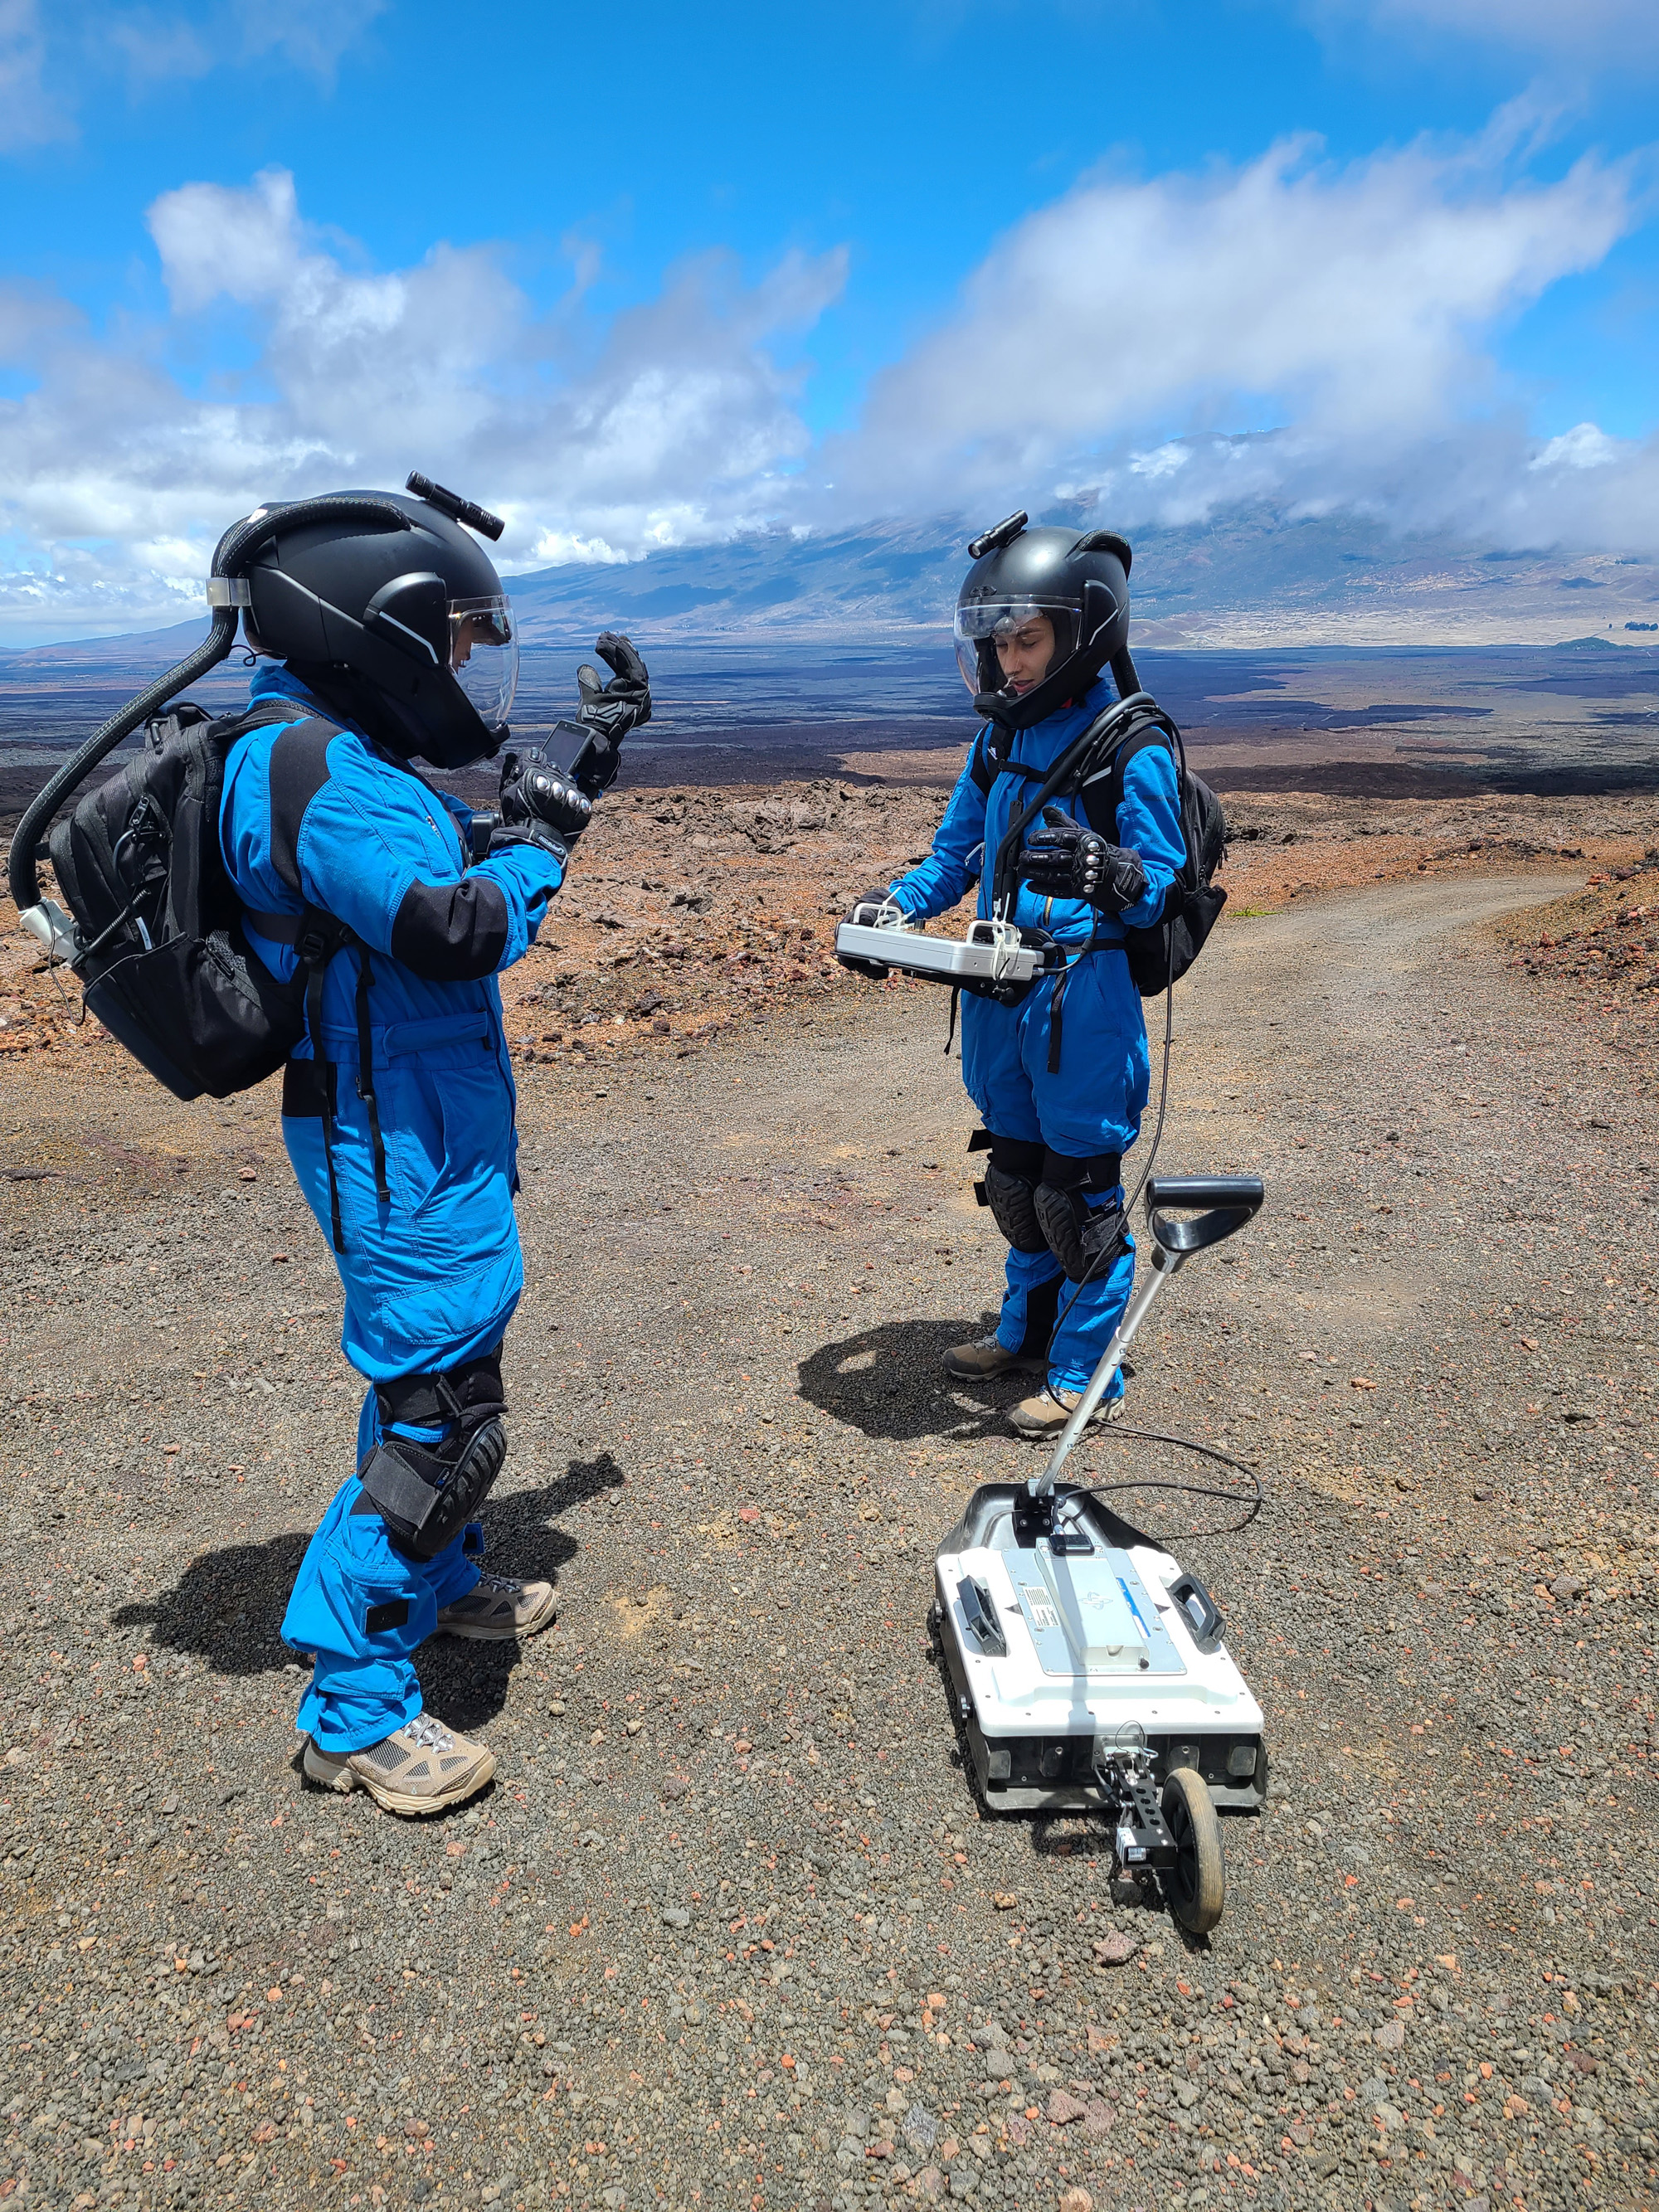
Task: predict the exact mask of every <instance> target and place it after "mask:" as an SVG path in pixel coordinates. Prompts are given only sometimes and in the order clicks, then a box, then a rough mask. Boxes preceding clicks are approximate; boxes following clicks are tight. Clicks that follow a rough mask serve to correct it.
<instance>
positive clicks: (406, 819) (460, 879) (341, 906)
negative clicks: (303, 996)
mask: <svg viewBox="0 0 1659 2212" xmlns="http://www.w3.org/2000/svg"><path fill="white" fill-rule="evenodd" d="M280 748H281V740H279V741H278V753H277V754H274V755H273V774H272V782H273V793H275V791H276V787H277V786H278V784H279V783H280V784H282V785H283V786H285V787H286V790H285V792H284V794H283V795H284V797H287V798H289V799H290V801H291V799H298V798H302V799H303V804H302V805H300V806H298V807H297V808H294V809H293V813H294V814H296V815H297V824H296V827H295V832H294V833H292V848H291V857H290V859H289V866H288V868H286V869H284V870H283V873H284V874H285V875H287V876H288V877H289V879H290V880H294V879H295V878H297V882H296V883H295V888H297V889H298V890H299V892H300V894H301V896H302V897H303V898H305V899H307V900H308V901H309V902H311V903H312V904H313V905H314V906H319V907H322V908H325V909H326V911H327V912H328V913H330V914H331V915H335V916H336V917H337V919H338V920H339V921H343V922H344V923H345V924H346V926H347V927H348V928H349V929H351V930H353V931H354V932H355V933H356V935H357V936H358V937H360V938H361V939H362V941H363V942H364V944H365V945H368V946H369V947H370V948H371V949H372V950H374V951H379V952H385V953H389V954H390V955H391V957H392V958H393V959H395V960H400V961H402V963H404V966H405V967H407V968H409V969H412V970H413V972H414V973H415V974H416V975H422V976H425V977H427V978H428V979H429V980H430V981H435V982H459V981H472V980H476V979H478V978H481V977H483V976H485V975H495V974H497V973H499V971H500V970H501V969H504V968H510V967H511V966H512V964H513V962H514V961H515V960H518V959H520V958H521V957H523V955H524V953H525V952H526V950H527V949H528V947H529V945H530V944H531V942H532V939H533V937H534V935H535V932H536V929H537V927H538V925H539V923H540V921H541V919H542V916H543V915H544V913H545V911H546V908H547V902H548V900H549V899H550V898H551V897H552V896H553V894H554V892H555V891H556V890H557V889H558V887H559V882H560V878H561V874H562V871H561V869H560V866H559V864H558V861H557V860H556V858H555V857H554V856H553V854H550V853H545V852H543V851H542V850H540V848H537V847H533V846H513V847H510V848H508V849H507V851H505V852H502V853H498V854H493V855H492V856H491V858H490V859H489V860H484V861H482V862H480V863H479V864H478V865H477V866H474V867H468V866H465V864H464V861H463V857H462V847H461V845H460V843H459V837H458V833H457V830H456V829H455V828H454V827H453V826H452V825H451V824H450V823H443V824H441V825H440V824H439V823H435V821H434V819H433V817H432V813H431V811H430V804H431V795H430V794H429V793H428V792H427V790H426V787H424V785H422V784H421V783H419V782H417V781H416V780H415V779H414V778H413V777H411V776H409V775H404V774H401V773H399V772H398V771H397V770H395V769H387V768H386V767H385V766H384V765H383V764H382V763H380V762H378V761H377V760H375V758H374V756H373V755H372V754H370V753H369V752H368V750H367V749H366V748H364V747H363V746H362V745H361V744H357V743H356V742H354V741H353V740H351V739H350V738H335V739H334V740H333V741H332V742H331V743H330V744H328V746H327V748H326V753H325V757H324V758H323V759H322V760H319V759H318V758H317V757H316V752H315V750H314V748H313V747H312V746H309V745H306V744H305V743H304V740H303V739H297V740H296V744H295V750H296V752H300V751H301V749H302V748H303V754H308V755H309V756H310V757H309V758H308V759H307V758H305V757H301V758H300V759H299V760H298V761H297V762H296V763H295V764H294V765H293V766H292V767H290V766H289V764H287V763H284V764H283V770H282V771H280V772H279V770H278V768H277V765H276V763H277V761H278V758H279V757H280ZM295 769H297V770H298V771H299V774H300V775H301V776H302V777H303V781H304V785H305V788H303V790H296V789H295ZM319 769H320V770H321V773H320V774H319V773H318V772H317V771H318V770H319ZM274 811H275V812H276V814H278V815H279V816H281V815H283V814H284V813H286V812H288V811H289V809H288V808H285V807H284V806H283V805H281V804H280V803H279V804H278V805H276V807H275V809H274ZM290 818H292V817H290ZM277 836H278V839H279V841H280V840H281V838H282V830H281V829H280V828H279V829H278V830H277Z"/></svg>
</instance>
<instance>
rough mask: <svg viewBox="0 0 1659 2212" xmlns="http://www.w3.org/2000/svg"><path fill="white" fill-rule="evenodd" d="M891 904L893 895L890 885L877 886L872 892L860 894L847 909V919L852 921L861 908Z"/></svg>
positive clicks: (861, 892)
mask: <svg viewBox="0 0 1659 2212" xmlns="http://www.w3.org/2000/svg"><path fill="white" fill-rule="evenodd" d="M892 903H893V893H892V887H891V886H890V884H877V885H876V887H875V889H874V890H872V891H860V894H859V896H857V898H855V899H854V901H853V903H852V905H851V906H849V907H848V909H847V919H848V921H853V920H854V918H855V917H856V915H857V914H858V910H859V908H860V907H861V906H891V905H892Z"/></svg>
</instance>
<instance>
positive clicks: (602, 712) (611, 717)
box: [576, 629, 651, 798]
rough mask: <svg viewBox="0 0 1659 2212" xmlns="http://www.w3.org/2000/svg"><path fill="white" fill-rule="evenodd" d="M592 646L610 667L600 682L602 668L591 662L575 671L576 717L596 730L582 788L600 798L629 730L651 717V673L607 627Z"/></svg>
mask: <svg viewBox="0 0 1659 2212" xmlns="http://www.w3.org/2000/svg"><path fill="white" fill-rule="evenodd" d="M593 650H594V652H595V653H598V654H599V659H601V660H602V661H604V662H605V665H606V667H608V668H609V669H610V670H611V671H612V673H611V681H610V683H608V684H602V683H601V682H600V680H599V670H598V669H597V668H595V667H594V666H593V665H592V663H591V662H589V661H586V660H585V661H583V663H582V665H581V666H580V668H579V669H578V670H577V671H576V689H577V690H579V691H580V693H581V700H582V703H581V706H580V709H579V710H578V714H577V719H578V720H580V721H583V722H586V724H587V725H588V726H589V727H590V728H591V729H592V731H593V732H594V736H595V743H594V745H593V749H592V751H591V752H590V753H589V754H588V756H587V757H586V760H585V761H584V762H583V763H582V765H581V769H580V783H581V787H582V789H583V790H584V791H586V792H588V793H592V796H593V797H595V798H597V797H598V796H599V793H600V792H602V791H609V790H610V788H611V785H612V784H613V783H614V782H615V781H617V769H618V768H620V767H621V765H622V752H621V746H622V741H623V738H625V737H626V736H627V735H628V732H629V731H630V730H637V729H638V728H639V726H640V725H641V723H642V722H648V721H649V720H651V678H650V677H649V675H648V674H647V671H646V665H645V663H644V662H643V661H642V660H641V659H640V656H639V654H638V653H635V650H634V648H633V646H632V645H631V644H630V643H629V641H628V639H627V638H625V637H623V636H622V635H620V634H619V633H618V632H617V631H616V630H612V629H608V630H605V631H604V632H603V633H602V634H601V635H599V637H598V638H596V639H595V640H594V642H593Z"/></svg>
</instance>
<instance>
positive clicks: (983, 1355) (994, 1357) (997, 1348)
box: [945, 1329, 1044, 1383]
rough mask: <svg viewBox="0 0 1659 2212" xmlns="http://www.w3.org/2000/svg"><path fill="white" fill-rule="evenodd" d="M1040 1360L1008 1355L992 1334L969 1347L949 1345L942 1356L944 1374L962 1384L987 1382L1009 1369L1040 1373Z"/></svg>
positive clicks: (968, 1345)
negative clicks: (955, 1378)
mask: <svg viewBox="0 0 1659 2212" xmlns="http://www.w3.org/2000/svg"><path fill="white" fill-rule="evenodd" d="M1043 1364H1044V1363H1043V1362H1042V1360H1041V1359H1036V1358H1030V1356H1028V1355H1027V1354H1025V1353H1024V1352H1009V1351H1008V1350H1006V1348H1005V1346H1002V1345H1000V1344H999V1343H998V1342H997V1336H996V1331H995V1330H994V1329H993V1330H992V1332H991V1334H989V1336H979V1337H975V1340H974V1341H973V1342H972V1343H971V1344H953V1345H952V1346H951V1349H950V1350H949V1351H948V1352H946V1353H945V1373H946V1374H947V1375H954V1376H957V1378H958V1380H959V1381H961V1382H963V1383H988V1382H989V1381H990V1380H991V1379H992V1377H993V1376H997V1375H1006V1374H1007V1373H1008V1372H1009V1370H1011V1369H1012V1368H1018V1369H1019V1370H1021V1371H1022V1372H1023V1373H1030V1374H1037V1373H1041V1371H1042V1366H1043Z"/></svg>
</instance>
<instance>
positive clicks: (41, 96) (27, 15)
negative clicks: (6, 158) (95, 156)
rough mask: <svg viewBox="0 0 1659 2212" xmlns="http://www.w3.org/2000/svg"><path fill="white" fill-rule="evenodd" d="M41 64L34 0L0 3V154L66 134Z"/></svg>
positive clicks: (67, 130)
mask: <svg viewBox="0 0 1659 2212" xmlns="http://www.w3.org/2000/svg"><path fill="white" fill-rule="evenodd" d="M45 69H46V36H45V33H44V32H43V30H42V28H41V24H40V9H39V7H38V6H37V4H36V0H0V154H10V153H18V152H21V151H22V150H24V149H27V148H29V147H34V146H46V145H50V144H51V143H52V141H53V140H54V139H58V138H64V137H69V136H70V121H69V118H68V117H67V116H66V115H65V114H64V111H63V108H62V106H60V105H59V103H58V100H56V99H55V98H54V97H53V96H52V94H50V93H49V92H48V91H47V89H46V83H45V81H44V72H45Z"/></svg>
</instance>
